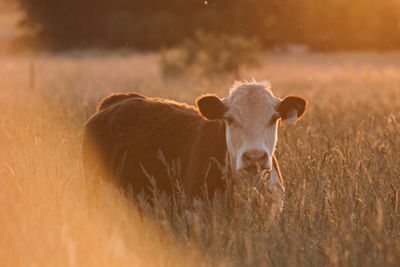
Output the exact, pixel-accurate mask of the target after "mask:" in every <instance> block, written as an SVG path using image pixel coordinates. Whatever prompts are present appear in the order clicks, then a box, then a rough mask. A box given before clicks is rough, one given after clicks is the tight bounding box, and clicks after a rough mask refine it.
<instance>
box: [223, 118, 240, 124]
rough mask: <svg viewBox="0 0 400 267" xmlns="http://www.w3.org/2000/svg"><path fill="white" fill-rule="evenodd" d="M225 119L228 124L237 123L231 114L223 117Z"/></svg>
mask: <svg viewBox="0 0 400 267" xmlns="http://www.w3.org/2000/svg"><path fill="white" fill-rule="evenodd" d="M225 120H226V123H227V124H228V125H236V124H237V123H236V121H235V119H234V118H233V117H232V116H227V117H225Z"/></svg>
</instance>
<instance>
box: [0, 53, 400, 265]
mask: <svg viewBox="0 0 400 267" xmlns="http://www.w3.org/2000/svg"><path fill="white" fill-rule="evenodd" d="M31 60H32V61H34V62H35V69H36V77H35V78H36V84H35V88H33V89H30V88H29V79H28V77H27V76H28V65H29V64H28V63H29V61H31ZM263 60H264V65H263V67H262V68H261V69H259V70H258V71H255V72H252V73H246V72H244V77H243V78H247V79H252V78H255V79H257V80H262V79H268V80H270V81H271V83H272V86H273V91H274V93H275V94H276V95H277V96H280V97H283V96H285V95H286V94H287V93H295V94H299V95H303V96H304V97H306V98H308V100H309V102H310V106H309V110H308V113H307V114H306V116H305V117H304V118H303V119H302V120H301V121H300V122H299V123H297V125H294V126H287V127H286V126H284V127H282V128H281V129H280V131H279V142H278V147H277V154H278V158H279V160H280V165H281V168H282V173H283V175H284V178H285V181H286V190H287V192H286V203H285V206H284V209H283V212H282V214H281V215H280V216H278V217H277V218H276V219H271V218H270V217H269V215H268V213H267V209H263V208H259V209H256V210H255V209H254V208H253V207H251V205H249V202H248V196H249V194H251V193H245V192H247V191H246V188H243V190H241V191H240V190H239V191H237V193H238V195H237V196H235V201H236V207H237V209H235V210H233V211H230V212H229V214H227V212H226V210H224V208H223V206H224V205H223V203H222V202H218V201H216V202H214V203H209V205H206V206H205V207H203V208H200V209H198V210H193V211H192V212H191V213H185V212H182V211H181V212H176V213H174V214H175V219H174V220H173V222H174V223H175V225H174V227H173V229H174V231H170V230H169V229H170V228H169V226H165V224H163V223H160V221H154V220H152V219H151V216H144V217H143V216H140V215H139V214H138V212H137V209H136V206H135V205H134V204H133V203H132V202H130V201H128V200H127V198H126V197H124V195H123V194H121V192H120V191H119V190H118V189H117V188H115V187H114V186H113V185H111V184H107V183H105V182H102V181H100V183H98V184H95V183H91V182H88V181H85V179H84V178H83V176H82V169H81V158H80V157H81V155H80V152H81V151H80V149H81V131H82V125H83V123H84V121H85V120H86V119H87V118H88V116H90V114H91V113H93V112H94V109H95V105H96V103H97V101H98V100H99V99H101V98H102V97H104V96H105V95H107V94H108V93H109V92H112V91H128V90H130V91H138V92H140V93H143V94H145V95H149V96H158V97H167V98H173V99H176V100H179V101H185V102H188V103H194V99H195V98H196V97H197V96H198V95H199V94H201V93H204V92H210V91H212V92H216V93H218V94H219V95H220V96H225V95H226V94H227V93H228V87H229V86H230V85H231V84H232V82H233V80H232V77H229V76H223V77H222V76H221V77H217V78H215V77H214V78H213V79H207V78H206V77H193V76H192V77H184V78H180V79H179V80H168V81H164V80H163V79H162V78H161V76H160V73H159V70H158V65H157V57H156V56H155V55H136V56H125V57H122V56H113V57H100V56H91V57H82V56H76V55H69V56H64V57H50V56H47V57H46V56H43V57H38V58H31V59H26V58H18V57H13V58H11V57H3V58H2V59H1V65H0V107H1V112H0V264H1V265H2V266H16V265H17V266H18V265H40V266H42V265H52V266H54V265H85V266H86V265H96V266H97V265H104V266H110V265H133V266H165V265H172V266H193V265H194V266H201V265H206V266H209V265H226V266H243V265H249V266H265V265H266V266H268V265H279V266H293V265H296V266H297V265H300V266H323V265H337V266H338V265H340V266H396V265H398V264H399V263H400V239H399V238H400V236H399V233H400V231H399V230H400V224H399V219H400V217H399V216H400V213H399V208H398V204H399V190H400V157H399V155H400V147H399V143H400V137H399V136H400V63H399V62H400V54H398V53H388V54H373V53H364V54H361V53H358V54H345V53H338V54H327V55H317V54H315V55H308V56H285V55H280V56H272V55H270V56H267V57H266V58H264V59H263ZM161 221H163V220H161ZM177 226H181V227H177Z"/></svg>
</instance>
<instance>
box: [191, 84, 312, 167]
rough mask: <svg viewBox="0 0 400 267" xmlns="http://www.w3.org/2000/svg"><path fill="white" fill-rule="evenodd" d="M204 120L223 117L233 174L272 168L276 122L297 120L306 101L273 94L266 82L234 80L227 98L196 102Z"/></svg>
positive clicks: (202, 97)
mask: <svg viewBox="0 0 400 267" xmlns="http://www.w3.org/2000/svg"><path fill="white" fill-rule="evenodd" d="M196 103H197V106H198V109H199V113H200V114H201V116H203V117H204V118H205V119H207V120H224V121H225V122H226V123H225V124H226V144H227V149H228V154H229V157H230V164H231V168H232V170H233V171H234V172H235V173H237V174H238V173H245V174H246V173H249V174H255V173H258V172H260V171H261V170H264V171H271V170H272V155H273V153H274V149H275V145H276V141H277V126H278V121H279V120H281V121H282V122H285V123H292V122H295V121H297V120H298V119H300V118H301V117H302V116H303V114H304V112H305V110H306V107H307V101H306V100H305V99H303V98H301V97H298V96H287V97H285V98H284V99H280V98H277V97H275V96H274V95H273V94H272V92H271V90H270V85H269V84H268V83H236V84H235V85H234V86H233V88H232V89H231V91H230V94H229V96H228V97H226V98H223V99H220V98H218V97H217V96H215V95H205V96H201V97H199V98H198V99H197V101H196Z"/></svg>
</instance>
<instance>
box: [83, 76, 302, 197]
mask: <svg viewBox="0 0 400 267" xmlns="http://www.w3.org/2000/svg"><path fill="white" fill-rule="evenodd" d="M306 108H307V101H306V100H305V99H304V98H302V97H299V96H293V95H289V96H287V97H285V98H284V99H280V98H277V97H275V96H274V95H273V94H272V92H271V89H270V84H269V83H268V82H260V83H257V82H236V83H235V84H234V85H233V86H232V88H231V90H230V93H229V96H228V97H226V98H222V99H221V98H219V97H218V96H217V95H215V94H206V95H202V96H200V97H199V98H197V100H196V106H192V105H187V104H184V103H178V102H175V101H172V100H166V99H159V98H151V97H146V96H143V95H140V94H137V93H118V94H111V95H110V96H108V97H106V98H104V99H103V100H102V101H101V102H100V103H99V104H98V107H97V110H96V113H95V114H94V115H92V116H91V117H90V118H89V119H88V121H87V122H86V124H85V126H84V134H83V166H84V169H85V171H86V173H92V174H93V173H94V174H96V175H100V176H102V177H107V178H108V179H111V180H112V181H114V182H116V183H117V184H118V185H119V186H121V187H123V188H131V190H133V193H140V192H141V191H144V192H145V193H146V194H148V193H149V192H150V191H149V190H150V185H151V184H150V181H149V180H150V179H149V177H153V178H154V180H155V181H156V186H157V188H158V190H160V191H164V192H166V193H167V194H168V195H171V194H173V192H174V188H175V185H176V184H177V183H179V184H180V185H181V188H182V190H183V192H184V193H185V195H186V196H187V197H188V198H189V199H193V198H195V197H201V195H202V188H203V187H204V186H205V187H206V188H207V192H208V197H213V195H214V194H215V192H217V191H223V190H224V188H225V186H226V181H225V179H226V177H224V176H227V174H229V175H231V176H234V177H242V176H243V177H244V176H246V175H247V176H249V175H250V176H253V177H254V176H257V177H261V178H263V179H264V178H265V177H266V178H267V182H268V187H269V188H270V190H276V189H275V188H279V190H281V191H282V192H283V193H284V190H285V188H284V181H283V178H282V176H281V173H280V170H279V165H278V161H277V159H276V157H275V155H274V150H275V146H276V142H277V128H278V121H281V122H285V123H292V122H295V121H297V120H299V119H300V118H301V117H302V116H303V115H304V113H305V111H306ZM166 162H168V163H175V167H177V168H178V167H179V174H178V175H174V176H173V177H172V176H171V173H170V172H171V170H170V169H168V168H167V166H166V165H167V164H166ZM281 195H283V194H281ZM280 201H282V203H283V199H281V200H280Z"/></svg>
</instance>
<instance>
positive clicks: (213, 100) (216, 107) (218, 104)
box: [196, 95, 225, 120]
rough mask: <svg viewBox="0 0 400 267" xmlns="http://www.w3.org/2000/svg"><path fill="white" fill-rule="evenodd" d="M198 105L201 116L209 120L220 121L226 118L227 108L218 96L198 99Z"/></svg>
mask: <svg viewBox="0 0 400 267" xmlns="http://www.w3.org/2000/svg"><path fill="white" fill-rule="evenodd" d="M196 105H197V107H198V109H199V113H200V115H201V116H202V117H203V118H205V119H207V120H219V119H222V118H223V117H224V113H225V106H224V104H223V103H222V101H221V99H219V97H218V96H216V95H203V96H200V97H199V98H197V100H196Z"/></svg>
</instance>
